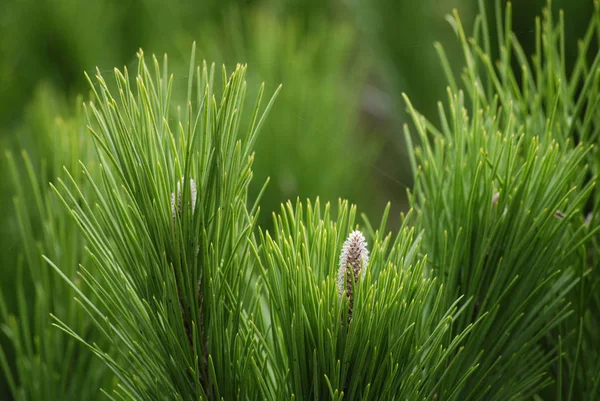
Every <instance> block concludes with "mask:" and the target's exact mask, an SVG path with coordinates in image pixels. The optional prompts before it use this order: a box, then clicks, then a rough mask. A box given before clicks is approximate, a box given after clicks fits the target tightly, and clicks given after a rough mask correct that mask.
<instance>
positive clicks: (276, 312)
mask: <svg viewBox="0 0 600 401" xmlns="http://www.w3.org/2000/svg"><path fill="white" fill-rule="evenodd" d="M337 210H338V211H337V216H335V217H334V216H332V212H331V209H330V206H329V204H327V205H326V206H325V208H324V209H321V206H320V202H319V201H318V200H317V201H316V202H315V203H314V205H313V204H312V203H310V202H308V203H307V204H306V208H305V207H304V206H303V205H302V204H301V203H300V202H298V203H297V204H296V205H295V206H294V205H292V204H291V203H290V202H288V203H287V204H286V205H284V206H282V210H281V213H280V214H279V215H277V216H275V225H274V230H273V234H270V233H269V232H265V233H261V245H262V246H261V248H260V250H258V251H257V254H258V255H257V256H258V257H260V260H261V271H262V276H263V278H264V281H265V289H266V292H267V299H268V300H269V305H268V310H269V311H270V314H269V315H267V316H266V317H267V318H268V320H269V322H270V326H269V327H270V330H269V333H268V335H267V339H268V343H269V344H270V347H271V348H272V356H273V364H274V366H279V367H281V368H284V370H283V371H284V372H287V375H288V377H287V378H286V380H285V381H284V380H281V383H283V384H285V385H284V386H283V387H282V388H281V393H280V394H279V395H278V397H277V399H289V398H290V397H293V398H297V399H317V398H318V399H335V400H341V399H344V400H371V399H373V400H380V399H395V398H401V399H410V400H412V399H432V398H433V397H440V398H444V397H445V396H447V395H448V393H450V392H452V390H448V389H445V390H444V391H445V392H443V393H442V392H439V387H438V384H439V380H440V378H441V377H443V376H444V370H445V369H446V368H447V367H450V366H452V364H453V361H454V360H455V358H456V357H457V356H458V355H460V354H461V350H460V349H459V345H460V343H461V341H462V339H463V338H464V336H465V335H466V334H467V333H468V332H469V330H470V329H471V327H472V326H471V327H468V328H466V329H465V330H464V331H461V334H460V335H457V336H456V337H454V338H451V336H450V333H451V332H452V327H453V321H454V319H455V317H456V313H457V304H456V303H455V304H453V305H450V306H449V307H448V308H445V307H443V306H442V305H441V302H440V301H441V298H440V295H439V294H438V295H437V296H436V295H435V294H434V289H435V288H437V283H436V280H434V279H426V278H424V276H423V267H424V265H425V260H424V259H419V258H418V251H417V250H418V248H419V243H420V242H421V236H420V235H417V234H416V232H415V229H414V228H411V227H409V226H408V223H407V224H406V225H405V226H403V227H402V228H401V230H400V233H399V234H398V236H397V237H396V238H395V239H393V238H392V235H391V234H389V235H385V236H384V233H383V232H384V231H385V220H386V218H385V217H384V220H383V222H382V226H381V227H380V228H379V230H378V231H377V233H376V237H375V238H373V240H374V242H373V245H372V257H371V258H370V260H369V262H368V267H367V266H363V268H364V269H366V272H365V275H364V277H362V278H361V279H359V280H357V281H356V283H355V286H354V288H353V298H352V299H353V303H354V308H353V312H352V315H351V316H350V313H349V302H350V298H348V297H341V298H340V297H339V289H338V281H337V276H338V268H339V264H338V261H339V260H340V253H341V252H342V253H343V252H344V251H343V244H344V243H345V240H346V238H347V236H348V233H350V231H351V230H355V229H356V226H355V222H354V219H355V215H356V208H355V207H354V206H351V207H350V206H349V205H348V203H347V202H345V201H344V202H342V201H340V202H339V204H338V207H337ZM385 215H386V216H387V211H386V214H385ZM409 220H410V218H408V219H407V220H406V221H409ZM352 235H355V236H356V235H357V234H356V231H354V233H353V234H351V236H352ZM440 294H441V293H440ZM441 308H444V309H441ZM469 373H470V372H466V373H464V377H462V379H463V381H461V380H459V381H457V382H456V388H455V389H454V391H458V390H459V389H460V388H462V386H463V385H464V379H465V378H466V377H467V376H468V375H469ZM282 379H283V378H282Z"/></svg>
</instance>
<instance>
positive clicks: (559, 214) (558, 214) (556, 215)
mask: <svg viewBox="0 0 600 401" xmlns="http://www.w3.org/2000/svg"><path fill="white" fill-rule="evenodd" d="M554 217H556V218H557V219H559V220H562V219H564V218H565V214H564V213H563V212H561V211H560V210H557V211H556V212H554Z"/></svg>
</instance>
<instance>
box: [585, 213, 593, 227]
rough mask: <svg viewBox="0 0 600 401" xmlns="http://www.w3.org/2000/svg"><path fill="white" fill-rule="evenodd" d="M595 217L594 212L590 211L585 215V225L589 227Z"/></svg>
mask: <svg viewBox="0 0 600 401" xmlns="http://www.w3.org/2000/svg"><path fill="white" fill-rule="evenodd" d="M593 218H594V213H592V212H589V213H588V214H587V216H585V223H584V224H585V227H586V228H588V227H589V226H590V223H591V222H592V219H593Z"/></svg>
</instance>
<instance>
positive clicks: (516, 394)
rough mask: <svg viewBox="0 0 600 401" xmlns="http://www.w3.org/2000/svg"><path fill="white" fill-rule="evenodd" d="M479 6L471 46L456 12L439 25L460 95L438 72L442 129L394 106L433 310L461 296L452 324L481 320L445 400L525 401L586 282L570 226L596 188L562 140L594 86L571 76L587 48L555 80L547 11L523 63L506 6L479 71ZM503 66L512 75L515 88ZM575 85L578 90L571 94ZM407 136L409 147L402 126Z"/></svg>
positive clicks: (588, 141)
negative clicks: (440, 297) (444, 26)
mask: <svg viewBox="0 0 600 401" xmlns="http://www.w3.org/2000/svg"><path fill="white" fill-rule="evenodd" d="M481 8H482V14H481V16H480V17H479V19H478V20H477V23H476V24H475V33H474V37H473V38H467V36H466V35H465V32H464V30H463V28H462V25H461V23H460V19H459V18H458V15H457V14H456V13H455V14H454V15H453V16H452V17H450V18H449V20H450V22H451V24H452V26H453V27H454V29H455V31H456V33H457V36H458V38H459V40H460V41H461V44H462V47H463V53H464V56H465V64H466V67H465V69H464V71H463V74H462V87H463V88H464V91H463V90H462V89H461V88H460V87H459V84H458V83H457V82H456V81H455V79H454V76H453V74H452V72H451V71H449V69H448V68H446V70H447V74H448V81H449V84H450V87H449V88H448V101H447V103H446V104H447V106H446V107H444V106H442V105H441V104H440V107H439V110H440V121H441V127H440V128H436V127H434V125H433V124H432V123H430V122H428V121H426V120H425V119H424V118H423V116H421V115H420V114H419V113H418V112H417V111H415V110H414V108H413V107H412V105H411V103H410V101H409V100H408V98H405V100H406V103H407V105H408V108H409V112H410V114H411V115H412V118H413V122H414V125H415V127H416V132H417V134H418V138H419V146H417V147H416V148H414V149H415V150H414V152H413V153H412V154H411V164H412V167H413V172H414V174H415V182H416V184H415V188H414V190H413V194H412V195H411V205H413V207H415V209H416V210H417V213H418V216H419V221H420V225H419V227H421V228H422V229H423V230H424V236H423V248H424V249H425V251H426V252H427V254H428V255H429V260H430V261H431V265H430V266H429V269H430V270H431V271H432V272H433V273H434V274H435V275H436V276H438V277H439V279H440V281H441V282H443V283H444V284H446V287H445V293H446V295H445V298H446V299H445V304H446V305H448V304H450V303H451V302H453V301H454V300H455V299H456V297H457V296H458V295H462V294H464V295H465V298H466V299H470V300H472V301H473V302H472V303H471V304H470V305H469V306H468V307H466V311H467V313H466V314H463V315H462V316H461V318H460V319H459V320H457V322H456V326H455V327H456V328H461V327H465V326H466V325H468V324H471V323H472V322H473V321H475V320H476V319H477V318H478V316H481V314H482V313H488V316H487V317H485V318H484V319H482V322H481V325H480V326H479V328H478V330H474V331H473V332H472V333H471V335H470V336H469V338H468V340H467V343H466V345H465V347H466V349H465V351H466V352H464V353H463V358H464V359H463V360H464V361H465V362H466V363H467V365H466V366H465V367H464V368H463V367H460V364H459V365H457V368H456V369H455V371H454V372H453V373H455V374H460V372H462V371H465V370H467V369H469V367H470V366H472V364H473V363H474V362H476V363H478V364H479V368H478V370H477V371H476V372H475V373H474V374H473V375H472V376H471V377H470V378H469V385H468V386H467V389H468V391H465V392H459V393H458V394H457V396H458V398H457V399H461V400H464V399H486V400H489V399H498V400H501V399H509V398H510V399H527V398H528V397H530V396H531V395H533V394H536V393H539V391H540V390H541V389H543V388H544V387H546V386H548V385H549V384H550V383H551V382H552V381H553V380H555V378H558V377H557V373H558V370H557V364H558V361H557V358H558V357H559V356H560V355H559V354H560V353H561V351H560V349H559V347H558V337H557V336H558V330H557V328H558V326H559V325H560V324H565V323H566V322H570V320H567V319H568V317H569V315H571V314H572V312H573V305H572V304H570V301H571V299H572V294H574V290H575V289H576V288H577V287H576V286H578V285H579V283H580V280H581V279H582V277H584V276H585V271H586V269H585V268H584V269H583V270H582V267H581V266H582V265H581V262H580V259H579V257H578V253H579V251H580V250H581V246H582V244H584V243H585V242H586V241H589V239H590V236H591V234H589V230H590V228H589V227H585V226H584V224H583V218H582V216H585V213H586V212H585V207H586V202H588V200H589V199H590V196H591V195H592V194H593V193H594V191H595V190H596V189H595V181H594V180H593V179H592V180H590V178H589V177H590V174H589V169H590V165H589V164H588V163H587V162H589V161H591V160H592V159H593V158H594V156H593V155H594V154H595V152H596V150H595V148H594V147H593V146H592V145H593V142H594V138H595V137H596V134H595V133H594V130H593V129H592V130H591V131H589V130H588V131H585V132H580V134H578V135H577V136H572V135H571V133H572V132H573V130H572V127H579V128H578V129H580V128H583V127H584V126H585V123H584V121H587V120H590V119H591V118H592V117H591V116H593V115H595V114H596V113H597V111H598V110H597V109H591V108H587V107H585V108H581V107H578V106H577V104H581V103H585V104H593V103H594V102H595V98H596V97H597V89H592V88H593V86H590V85H588V83H586V82H589V81H587V80H588V79H592V80H593V79H594V78H593V75H594V74H593V73H592V74H591V75H590V74H585V76H583V75H581V73H582V68H584V66H585V61H584V60H585V57H586V56H585V53H586V51H587V48H588V47H587V46H589V43H588V45H585V50H584V51H583V54H582V55H581V56H580V58H579V61H578V63H577V65H576V67H575V70H574V72H573V75H572V76H571V77H567V75H566V71H565V69H564V51H563V52H562V53H561V52H560V44H561V43H562V42H561V41H562V39H561V38H562V37H563V36H562V35H563V29H564V28H563V26H562V25H558V27H556V25H555V24H554V22H553V21H552V20H551V13H550V12H549V11H547V12H545V14H544V16H545V17H544V20H543V23H540V20H538V23H537V25H536V26H537V30H536V35H537V36H538V38H539V37H542V34H541V32H542V28H541V27H542V26H543V31H544V36H543V37H544V38H545V39H544V46H545V47H544V51H543V56H542V51H541V50H540V49H541V48H540V47H538V52H537V53H536V55H535V56H534V57H533V59H532V60H533V67H530V63H529V62H528V60H527V58H526V57H525V55H524V53H523V51H522V49H521V47H520V45H519V44H518V42H517V40H516V37H515V35H514V33H512V32H511V28H510V18H511V15H510V10H511V9H510V4H509V5H508V7H507V13H506V19H505V22H504V23H503V24H498V38H499V43H500V46H501V47H500V60H499V61H498V63H496V64H494V63H492V62H491V60H490V46H489V34H490V28H489V27H488V25H487V16H486V12H485V8H484V7H483V4H481ZM497 8H498V9H500V7H497ZM499 20H502V18H501V17H499ZM596 20H597V16H594V17H593V18H592V22H591V26H592V28H590V29H591V30H592V31H595V29H596V28H595V26H596V24H597V22H596ZM588 41H589V39H588ZM540 43H541V42H540ZM557 47H558V49H557ZM437 48H438V52H439V54H440V55H441V56H442V64H443V65H445V66H447V65H449V64H448V62H447V60H446V59H445V56H444V52H443V49H442V48H441V47H439V46H438V47H437ZM563 50H564V49H563ZM513 56H514V57H516V58H517V60H518V61H519V63H520V64H521V65H522V76H521V77H519V78H516V77H515V75H514V72H513V69H512V66H511V57H513ZM594 68H595V67H594ZM579 82H582V86H583V89H582V92H581V93H580V94H578V93H577V92H576V91H574V90H572V88H575V87H581V86H580V84H579ZM581 96H582V97H581ZM465 98H467V99H468V100H467V99H465ZM582 99H584V100H582ZM588 102H589V103H588ZM406 138H407V140H408V143H409V147H411V148H413V147H412V139H411V136H410V133H409V131H408V129H407V130H406ZM592 230H593V231H596V230H597V228H592ZM571 327H572V326H571ZM558 379H559V380H560V378H558ZM571 380H573V378H572V379H571ZM454 381H455V380H454V379H450V380H449V381H448V382H447V383H444V384H443V385H442V386H448V387H451V386H452V385H453V382H454ZM584 387H588V386H584ZM588 388H589V387H588Z"/></svg>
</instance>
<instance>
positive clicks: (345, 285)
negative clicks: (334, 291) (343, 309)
mask: <svg viewBox="0 0 600 401" xmlns="http://www.w3.org/2000/svg"><path fill="white" fill-rule="evenodd" d="M368 264H369V250H368V249H367V242H366V241H365V237H364V236H363V234H362V233H361V232H360V231H358V230H357V231H353V232H352V233H350V235H349V236H348V239H347V240H346V242H344V245H343V247H342V253H341V254H340V267H339V270H338V280H337V285H338V293H339V297H340V300H341V299H342V296H343V295H344V293H346V296H347V297H348V298H349V300H350V305H349V308H350V309H349V311H348V319H351V318H352V309H353V306H354V294H353V292H354V284H355V283H356V282H358V279H359V278H361V277H362V276H364V274H365V271H366V268H367V265H368Z"/></svg>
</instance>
